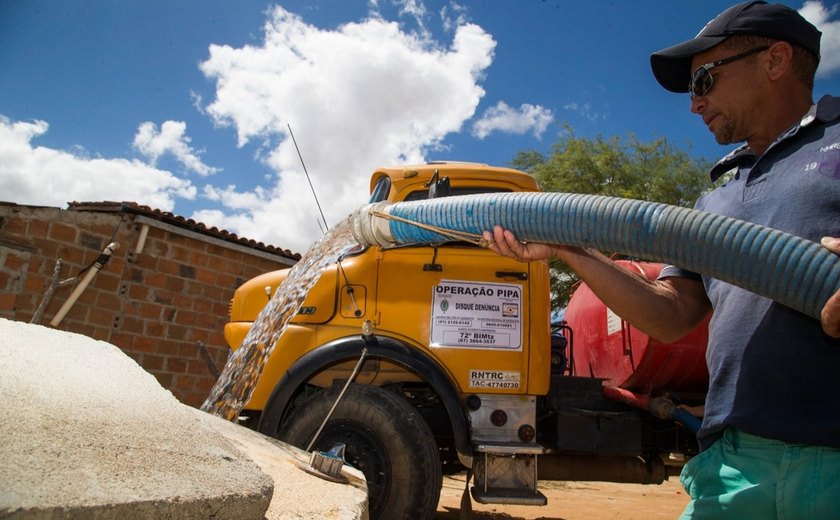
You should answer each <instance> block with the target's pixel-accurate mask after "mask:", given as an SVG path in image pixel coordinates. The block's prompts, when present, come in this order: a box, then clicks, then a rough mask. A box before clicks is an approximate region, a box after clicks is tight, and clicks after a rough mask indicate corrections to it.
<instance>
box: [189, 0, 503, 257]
mask: <svg viewBox="0 0 840 520" xmlns="http://www.w3.org/2000/svg"><path fill="white" fill-rule="evenodd" d="M371 5H373V6H375V5H376V4H375V3H372V4H371ZM416 5H419V4H414V3H412V2H406V3H404V4H403V6H404V10H405V12H411V10H412V9H414V8H415V7H414V6H416ZM268 16H269V18H268V21H267V22H266V24H265V35H264V40H263V41H262V42H261V43H260V44H258V45H246V46H244V47H241V48H233V47H230V46H227V45H211V46H210V57H209V58H208V59H207V60H206V61H205V62H203V63H201V65H200V67H201V70H202V71H203V73H204V74H205V75H206V76H207V77H208V78H210V79H212V80H215V82H216V93H215V94H216V96H215V99H213V100H212V101H211V102H210V104H209V105H207V106H206V111H207V113H208V114H209V115H210V117H211V118H212V119H213V121H214V123H216V124H218V125H225V126H232V127H233V128H235V130H236V133H237V137H238V144H239V145H240V146H243V145H245V144H246V143H249V142H251V141H254V142H255V143H257V144H258V145H259V146H263V147H265V148H264V149H263V150H262V151H260V152H259V156H260V157H261V158H262V160H264V162H265V163H266V164H267V165H269V166H270V167H271V168H272V171H274V172H276V176H275V177H274V178H273V182H274V183H273V185H271V186H267V187H265V188H264V189H263V190H262V191H261V192H260V193H259V196H257V197H254V198H253V199H251V200H249V202H248V204H252V206H251V207H242V205H240V204H237V203H236V202H234V201H235V200H236V201H241V200H243V199H244V197H241V196H237V192H236V188H234V187H228V188H224V189H221V190H220V189H216V188H213V189H210V190H209V191H207V192H205V193H206V196H212V197H217V200H219V201H220V202H222V203H223V204H224V205H225V207H226V208H227V209H226V210H225V212H224V213H221V212H217V213H213V214H211V213H207V212H204V213H201V214H196V215H194V216H193V218H199V217H200V218H201V219H202V220H204V221H206V222H207V223H208V224H211V225H217V226H223V227H225V229H229V230H231V231H234V232H236V233H238V234H241V235H244V236H248V237H252V238H255V239H257V240H262V241H264V242H268V243H273V244H282V246H283V247H284V248H289V249H293V250H298V251H302V250H305V249H306V248H307V247H308V245H309V244H310V243H311V242H312V241H313V240H314V239H315V238H317V236H318V233H319V228H318V225H317V223H316V222H317V220H318V210H317V207H316V205H315V202H314V200H313V197H312V193H311V191H310V188H309V183H308V182H307V179H306V177H305V176H304V174H303V170H302V168H301V166H300V162H299V159H298V156H297V152H296V151H295V148H294V145H293V143H292V141H291V139H289V137H288V129H287V126H286V125H287V124H290V125H291V127H292V130H293V131H294V134H295V137H296V139H297V141H298V144H299V145H300V148H301V153H302V155H303V157H304V160H305V162H306V166H307V168H308V170H309V173H310V175H311V176H312V184H313V185H314V187H315V190H316V192H317V194H318V197H319V198H320V200H321V204H322V206H323V207H324V211H325V213H326V218H327V221H328V222H329V223H330V224H335V223H337V222H338V221H339V220H340V219H343V218H344V217H345V216H346V215H347V214H349V213H350V212H351V211H352V210H353V209H354V208H355V207H357V206H358V205H360V204H362V203H364V202H365V200H366V194H367V188H368V179H369V175H370V173H371V172H372V171H373V169H374V168H375V167H377V166H382V165H390V164H398V163H406V162H422V161H423V160H424V156H425V154H426V153H427V152H428V151H430V150H435V149H438V148H439V146H440V143H441V141H442V140H443V139H444V138H445V136H446V135H447V134H449V133H452V132H458V131H460V130H461V128H462V126H463V124H464V122H465V121H467V120H468V119H470V118H471V117H473V115H474V114H475V110H476V107H477V106H478V103H479V101H480V100H481V98H482V96H483V95H484V90H483V89H482V87H481V85H480V82H481V80H482V79H483V74H484V71H485V70H486V69H487V67H489V65H490V64H491V62H492V59H493V51H494V48H495V45H496V44H495V41H494V40H493V38H492V37H491V36H490V35H489V34H487V33H486V32H485V31H484V30H483V29H481V28H480V27H478V26H476V25H472V24H462V25H460V26H458V27H457V28H456V29H455V31H454V33H453V40H452V42H451V43H449V44H445V43H439V42H431V41H429V40H428V38H427V36H428V35H427V34H426V33H425V32H424V31H423V30H422V28H421V30H419V31H417V32H409V31H406V30H404V29H402V28H401V27H400V26H399V25H398V24H396V23H394V22H388V21H385V20H382V19H380V18H377V17H371V18H369V19H367V20H364V21H361V22H356V23H348V24H345V25H342V26H340V27H338V28H336V29H333V30H324V29H319V28H317V27H314V26H311V25H308V24H306V23H305V22H304V21H303V20H302V19H301V18H300V17H298V16H296V15H294V14H292V13H289V12H288V11H286V10H284V9H283V8H282V7H275V8H274V9H273V10H271V11H270V12H269V14H268ZM266 143H268V144H266ZM453 159H457V158H453ZM240 195H244V194H240Z"/></svg>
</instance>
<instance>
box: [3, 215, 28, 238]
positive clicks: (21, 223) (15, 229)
mask: <svg viewBox="0 0 840 520" xmlns="http://www.w3.org/2000/svg"><path fill="white" fill-rule="evenodd" d="M3 231H4V234H9V235H18V236H21V235H24V234H26V221H25V220H24V219H22V218H20V217H9V218H7V219H6V221H5V222H4V223H3Z"/></svg>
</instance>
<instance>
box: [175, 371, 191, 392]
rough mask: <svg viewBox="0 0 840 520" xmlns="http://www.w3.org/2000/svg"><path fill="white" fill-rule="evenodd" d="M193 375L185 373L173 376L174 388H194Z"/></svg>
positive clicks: (187, 389)
mask: <svg viewBox="0 0 840 520" xmlns="http://www.w3.org/2000/svg"><path fill="white" fill-rule="evenodd" d="M195 379H196V378H195V377H193V376H190V375H186V374H179V375H176V376H175V385H174V386H175V388H177V389H178V390H186V391H190V390H193V389H194V388H195Z"/></svg>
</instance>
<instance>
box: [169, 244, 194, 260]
mask: <svg viewBox="0 0 840 520" xmlns="http://www.w3.org/2000/svg"><path fill="white" fill-rule="evenodd" d="M190 253H191V251H190V250H189V249H187V248H185V247H181V246H174V247H172V248H171V249H170V251H169V258H171V259H173V260H176V261H178V262H181V263H190V261H189V260H190Z"/></svg>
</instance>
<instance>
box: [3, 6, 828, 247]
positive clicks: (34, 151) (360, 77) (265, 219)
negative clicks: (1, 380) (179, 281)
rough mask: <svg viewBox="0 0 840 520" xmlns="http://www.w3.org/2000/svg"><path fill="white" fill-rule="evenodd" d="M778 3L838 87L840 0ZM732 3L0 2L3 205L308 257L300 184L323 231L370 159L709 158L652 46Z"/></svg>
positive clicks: (310, 216) (358, 193) (714, 148)
mask: <svg viewBox="0 0 840 520" xmlns="http://www.w3.org/2000/svg"><path fill="white" fill-rule="evenodd" d="M783 3H785V4H787V5H789V6H791V7H793V8H795V9H797V10H799V11H800V12H801V13H802V14H803V16H805V17H806V18H807V19H808V20H810V21H811V22H812V23H814V24H815V25H816V26H817V27H818V28H819V29H820V30H821V31H822V32H823V37H822V56H823V58H822V61H821V63H820V68H819V69H818V72H817V80H816V84H815V89H814V90H815V92H814V97H815V99H818V98H819V97H821V96H823V95H825V94H829V93H831V94H840V5H838V4H837V3H836V2H831V1H829V0H809V1H807V2H801V1H790V2H783ZM729 5H731V2H730V1H729V0H727V1H719V0H706V1H703V2H697V1H692V2H689V1H686V0H649V1H648V0H638V1H624V0H592V1H577V2H572V1H570V0H516V1H514V0H507V1H505V0H470V1H467V0H461V1H460V2H454V1H441V0H290V1H279V2H266V1H262V0H259V1H258V0H239V1H236V2H232V1H224V0H178V1H170V0H108V1H102V0H0V201H6V202H13V203H17V204H27V205H39V206H55V207H66V205H67V203H68V202H71V201H79V202H98V201H133V202H137V203H139V204H142V205H147V206H150V207H152V208H154V209H159V210H163V211H169V212H173V213H175V214H176V215H180V216H183V217H186V218H192V219H195V220H196V221H199V222H202V223H204V224H206V225H207V226H211V227H212V226H215V227H218V228H220V229H225V230H227V231H230V232H232V233H236V234H237V235H239V236H243V237H247V238H251V239H255V240H258V241H262V242H265V243H266V244H270V245H274V246H277V247H281V248H284V249H290V250H292V251H294V252H304V251H305V250H306V249H307V248H308V247H309V245H310V244H311V243H312V242H313V241H314V240H316V239H317V238H318V237H319V236H320V234H321V233H322V232H323V227H322V226H320V225H319V222H318V220H319V211H318V207H317V205H316V202H315V198H314V196H313V194H312V190H313V189H314V192H315V194H316V195H317V197H318V200H319V201H320V203H321V207H322V209H323V212H324V214H325V218H326V221H327V224H328V225H329V226H333V225H335V224H336V223H338V222H339V221H341V220H342V219H344V218H345V217H346V216H347V215H348V214H349V213H350V212H352V210H353V209H354V208H356V207H358V206H360V205H362V204H364V203H365V202H366V201H367V199H368V192H369V179H370V174H371V173H372V172H373V171H374V169H376V168H377V167H380V166H397V165H402V164H416V163H423V162H426V161H432V160H452V161H472V162H480V163H487V164H493V165H499V166H506V165H509V164H510V162H511V161H512V159H513V157H514V156H515V154H516V153H517V152H518V151H523V150H537V151H540V152H542V153H545V154H549V153H550V151H551V146H552V144H554V143H556V142H557V141H558V140H559V139H561V138H562V137H563V136H565V135H567V132H569V130H570V129H571V131H572V132H573V133H574V134H575V135H576V136H578V137H587V138H593V137H596V136H599V135H600V136H603V137H612V136H622V137H626V136H629V135H631V134H632V135H634V136H635V137H636V138H638V139H640V140H642V141H644V142H647V141H652V140H654V139H657V138H661V137H665V138H667V139H668V141H669V142H670V143H672V144H673V145H674V146H676V147H678V148H680V149H683V150H686V151H688V152H689V153H690V155H692V156H694V157H698V158H700V157H702V158H707V159H710V160H714V159H716V158H718V157H720V156H722V155H724V154H725V153H726V152H728V151H729V149H730V148H731V147H730V148H727V147H722V146H719V145H717V144H716V143H715V142H714V139H713V137H712V136H711V134H710V133H709V132H708V130H707V129H706V127H705V126H704V125H703V124H702V120H701V119H700V118H699V117H698V116H696V115H693V114H691V113H690V112H689V98H688V95H686V94H673V93H670V92H667V91H665V90H664V89H662V88H661V87H660V86H659V85H658V84H657V83H656V81H655V80H654V79H653V76H652V74H651V72H650V64H649V59H650V58H649V57H650V54H651V53H652V52H654V51H656V50H659V49H662V48H665V47H668V46H670V45H673V44H676V43H679V42H681V41H684V40H687V39H690V38H692V37H693V36H694V35H695V34H696V33H697V32H698V31H699V30H700V29H701V28H702V27H703V25H705V23H706V22H707V21H709V20H710V19H712V18H713V17H714V16H716V15H717V14H718V13H720V12H721V11H723V10H724V9H726V8H727V7H729ZM290 130H291V133H290ZM292 135H293V136H294V140H293V139H291V136H292ZM295 142H296V143H297V149H296V147H295ZM298 149H299V151H300V155H299V154H298ZM301 158H302V159H303V160H302V161H301ZM304 165H305V169H304ZM306 172H308V174H309V178H307V176H306ZM310 182H311V187H310Z"/></svg>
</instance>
